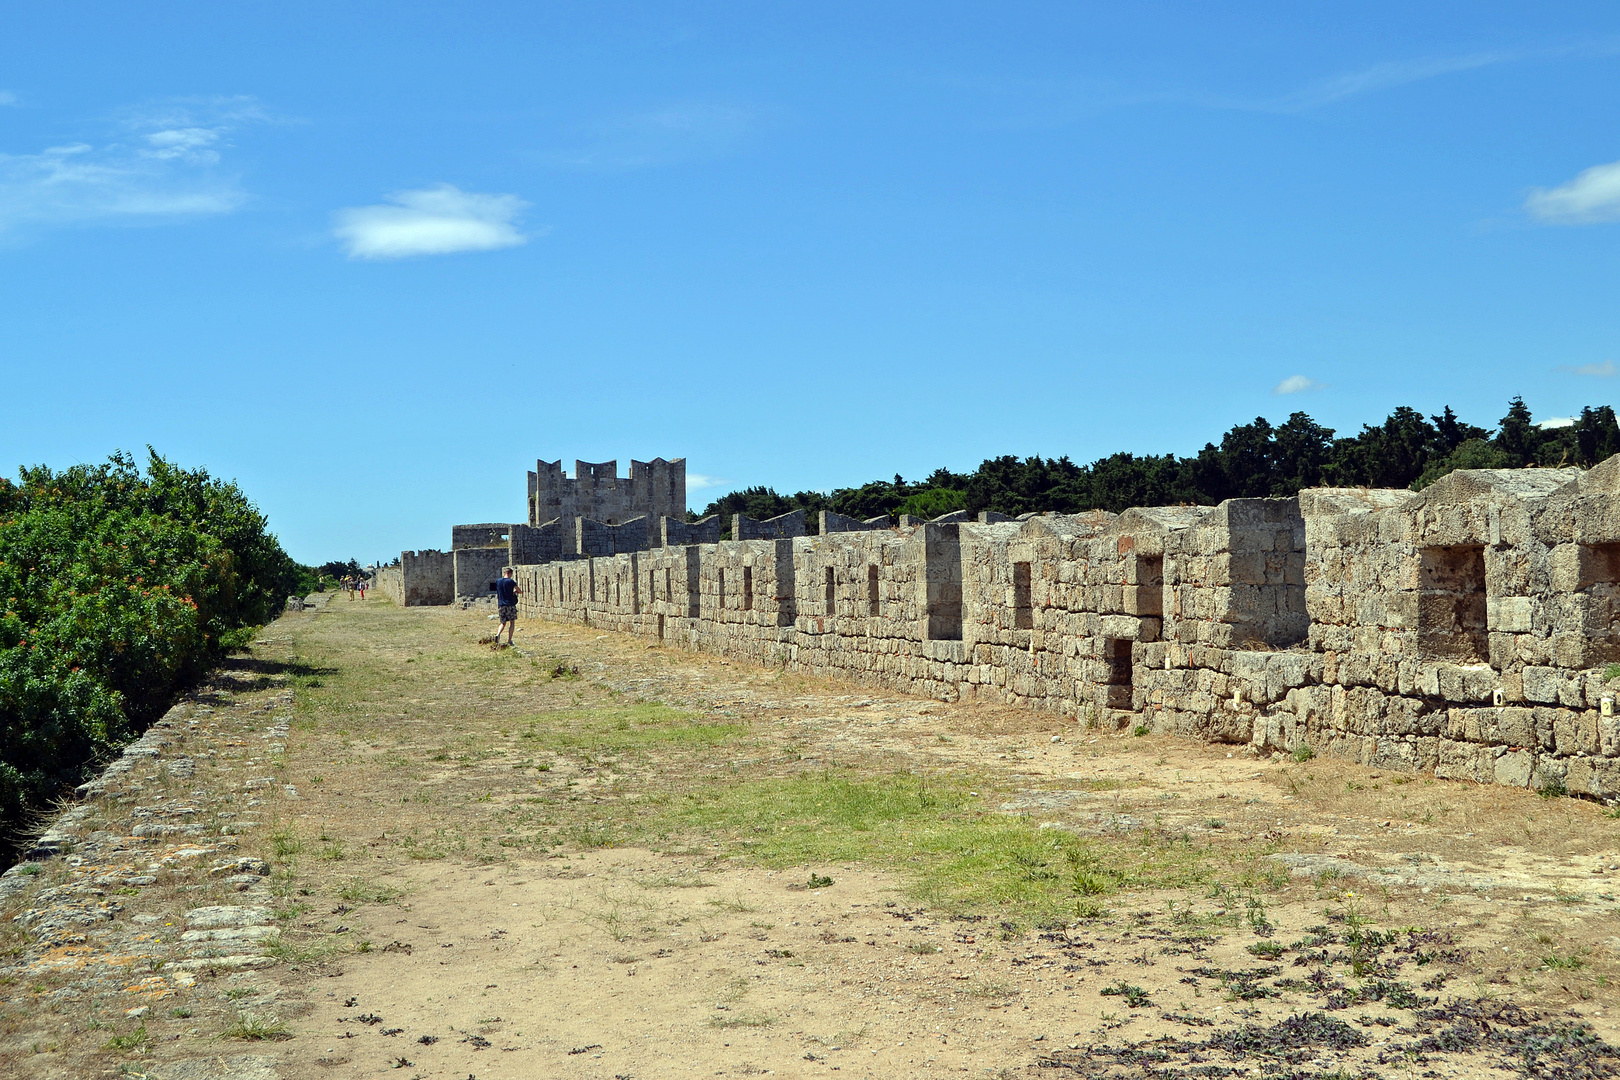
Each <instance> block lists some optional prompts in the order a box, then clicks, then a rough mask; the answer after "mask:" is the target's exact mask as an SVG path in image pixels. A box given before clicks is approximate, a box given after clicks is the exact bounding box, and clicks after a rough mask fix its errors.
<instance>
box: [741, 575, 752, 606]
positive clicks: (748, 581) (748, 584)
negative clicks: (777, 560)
mask: <svg viewBox="0 0 1620 1080" xmlns="http://www.w3.org/2000/svg"><path fill="white" fill-rule="evenodd" d="M743 610H744V611H753V610H754V568H753V567H752V566H745V567H743Z"/></svg>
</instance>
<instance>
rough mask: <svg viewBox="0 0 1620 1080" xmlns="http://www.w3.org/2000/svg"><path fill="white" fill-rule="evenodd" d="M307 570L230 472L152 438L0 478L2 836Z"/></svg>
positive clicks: (159, 705) (151, 713)
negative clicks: (168, 450)
mask: <svg viewBox="0 0 1620 1080" xmlns="http://www.w3.org/2000/svg"><path fill="white" fill-rule="evenodd" d="M312 581H313V577H312V574H311V571H310V568H308V567H303V566H299V565H298V564H297V563H295V562H293V560H292V559H291V558H289V557H288V555H287V554H286V552H284V551H283V550H282V549H281V545H280V544H279V543H277V541H276V538H275V537H274V536H272V535H271V534H270V533H269V532H268V530H267V529H266V521H265V518H264V515H262V514H260V513H259V511H258V510H257V509H256V508H255V507H254V506H253V504H252V503H251V502H249V501H248V499H247V497H246V496H245V495H244V494H243V493H242V491H241V489H240V488H238V487H237V486H236V485H235V484H234V483H226V482H223V481H220V480H216V479H214V478H212V477H210V476H209V475H208V473H207V471H206V470H203V469H183V468H180V467H179V466H177V465H174V464H172V463H170V462H168V461H165V460H164V459H163V458H161V457H159V456H158V455H157V454H156V453H155V452H150V457H149V461H148V464H147V468H146V471H145V472H144V473H143V472H142V470H141V469H140V468H139V467H138V466H137V465H136V463H135V461H134V460H133V459H132V458H131V457H130V456H129V455H127V454H115V455H114V456H113V457H112V458H111V459H110V460H109V461H108V463H107V464H105V465H96V466H88V465H81V466H75V467H74V468H71V469H68V470H66V471H65V472H53V471H52V470H50V469H48V468H45V467H43V466H41V467H38V468H32V469H28V468H25V469H23V470H21V472H20V474H19V479H18V481H17V482H15V483H13V482H12V481H10V480H4V479H0V830H3V832H4V836H3V837H0V840H4V841H10V840H12V839H14V838H15V837H16V835H17V833H18V830H19V827H20V826H21V825H22V824H23V823H24V821H25V818H26V815H27V814H28V813H30V812H31V811H34V810H38V809H40V808H42V807H44V806H46V805H48V803H49V802H50V800H51V799H53V798H55V797H57V796H59V795H60V794H61V793H62V792H63V791H65V790H66V789H68V788H70V787H71V786H73V785H74V784H77V783H81V782H82V781H83V780H84V779H85V777H86V775H87V774H88V773H89V772H90V771H91V770H92V769H93V768H94V767H96V765H97V764H98V763H99V762H100V760H101V759H103V758H104V757H106V756H108V755H110V754H111V753H112V752H113V751H115V750H116V748H117V747H118V746H119V745H120V744H121V743H123V742H125V741H127V740H128V739H129V738H130V737H131V736H133V735H135V734H138V733H139V732H140V731H141V730H142V729H143V728H145V727H146V726H147V725H148V724H150V723H151V722H152V721H153V720H154V719H156V718H157V717H159V716H161V715H162V714H163V712H164V711H165V710H166V709H167V708H168V706H169V704H170V702H171V701H172V700H173V699H174V697H175V696H176V694H177V693H179V692H180V691H181V690H183V689H185V688H186V687H187V686H188V685H189V684H191V683H192V682H193V681H194V680H195V679H196V678H197V677H198V676H199V675H201V674H202V673H203V672H204V671H206V670H207V669H208V668H209V666H210V665H212V664H214V663H215V662H217V661H218V660H219V659H220V658H221V657H222V656H224V654H225V653H226V652H228V651H229V650H230V649H232V648H234V647H239V646H240V645H242V644H244V643H245V641H246V639H247V637H248V636H249V635H251V633H252V632H253V628H254V627H257V626H259V625H261V624H263V623H265V622H268V621H269V620H270V619H272V618H274V617H275V615H276V613H277V612H278V611H279V610H280V608H281V606H282V604H283V603H284V602H285V600H286V597H287V596H288V595H289V594H290V593H294V592H296V593H299V594H302V593H303V592H304V591H306V590H307V588H308V587H310V585H311V583H312ZM7 861H9V859H6V858H4V850H3V847H0V865H3V864H4V862H7Z"/></svg>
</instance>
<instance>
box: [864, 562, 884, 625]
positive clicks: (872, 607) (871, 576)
mask: <svg viewBox="0 0 1620 1080" xmlns="http://www.w3.org/2000/svg"><path fill="white" fill-rule="evenodd" d="M880 589H881V587H880V586H879V584H878V568H877V566H876V564H874V565H872V566H868V567H867V568H866V613H867V614H868V615H871V616H872V617H874V618H876V617H877V614H878V604H879V602H880V601H881V600H882V596H883V594H882V592H881V591H880Z"/></svg>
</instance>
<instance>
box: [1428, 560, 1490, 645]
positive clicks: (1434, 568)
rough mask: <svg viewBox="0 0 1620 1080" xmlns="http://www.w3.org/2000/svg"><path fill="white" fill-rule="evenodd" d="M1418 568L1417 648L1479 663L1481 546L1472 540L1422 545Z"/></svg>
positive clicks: (1482, 585) (1482, 620) (1481, 637)
mask: <svg viewBox="0 0 1620 1080" xmlns="http://www.w3.org/2000/svg"><path fill="white" fill-rule="evenodd" d="M1421 559H1422V561H1421V563H1420V564H1419V568H1418V651H1419V653H1420V654H1421V655H1422V656H1424V657H1425V658H1427V659H1431V660H1450V661H1452V662H1453V663H1460V664H1478V663H1483V662H1484V661H1485V660H1486V658H1487V657H1488V656H1489V655H1490V647H1489V646H1490V643H1489V638H1488V636H1487V634H1486V629H1485V549H1484V548H1483V547H1481V546H1479V545H1477V544H1460V545H1458V546H1456V547H1432V548H1424V549H1423V550H1422V552H1421Z"/></svg>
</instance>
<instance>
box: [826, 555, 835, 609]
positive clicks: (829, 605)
mask: <svg viewBox="0 0 1620 1080" xmlns="http://www.w3.org/2000/svg"><path fill="white" fill-rule="evenodd" d="M826 593H827V595H826V601H825V602H826V609H827V614H828V615H833V614H836V612H835V611H834V610H833V608H834V605H835V604H836V603H837V595H836V593H835V591H834V589H833V568H832V567H830V566H829V567H827V584H826Z"/></svg>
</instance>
